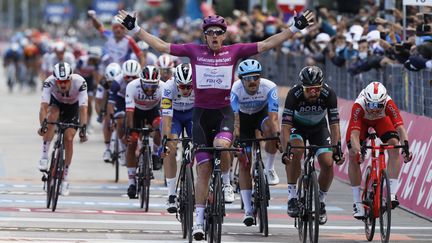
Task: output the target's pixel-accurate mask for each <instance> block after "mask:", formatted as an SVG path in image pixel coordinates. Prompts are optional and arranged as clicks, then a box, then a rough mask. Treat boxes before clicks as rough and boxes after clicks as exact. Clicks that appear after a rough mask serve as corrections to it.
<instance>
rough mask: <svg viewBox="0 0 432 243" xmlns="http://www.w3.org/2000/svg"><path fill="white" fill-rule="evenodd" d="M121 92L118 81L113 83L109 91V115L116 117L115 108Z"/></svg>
mask: <svg viewBox="0 0 432 243" xmlns="http://www.w3.org/2000/svg"><path fill="white" fill-rule="evenodd" d="M119 90H120V85H119V83H117V81H116V80H114V81H113V82H112V85H111V88H110V90H109V96H108V105H107V114H108V115H114V106H115V104H116V100H117V98H118V95H117V92H118V91H119Z"/></svg>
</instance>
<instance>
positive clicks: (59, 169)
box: [51, 145, 64, 212]
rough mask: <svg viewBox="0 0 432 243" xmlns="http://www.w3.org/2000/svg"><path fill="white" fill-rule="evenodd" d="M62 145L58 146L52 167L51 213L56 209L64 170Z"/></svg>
mask: <svg viewBox="0 0 432 243" xmlns="http://www.w3.org/2000/svg"><path fill="white" fill-rule="evenodd" d="M63 158H64V157H63V145H60V148H58V150H57V158H56V159H57V162H56V166H55V167H54V169H55V171H54V184H53V192H54V193H52V194H51V196H52V208H51V209H52V211H53V212H54V211H55V210H56V208H57V201H58V198H59V195H60V191H61V183H62V180H63V168H64V160H63Z"/></svg>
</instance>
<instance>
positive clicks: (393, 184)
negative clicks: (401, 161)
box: [390, 179, 398, 195]
mask: <svg viewBox="0 0 432 243" xmlns="http://www.w3.org/2000/svg"><path fill="white" fill-rule="evenodd" d="M397 189H398V179H390V194H391V195H395V194H396V192H397Z"/></svg>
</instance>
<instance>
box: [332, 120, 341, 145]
mask: <svg viewBox="0 0 432 243" xmlns="http://www.w3.org/2000/svg"><path fill="white" fill-rule="evenodd" d="M330 133H331V135H330V139H331V144H332V145H337V144H338V143H339V142H340V141H341V135H340V126H339V123H334V124H331V125H330Z"/></svg>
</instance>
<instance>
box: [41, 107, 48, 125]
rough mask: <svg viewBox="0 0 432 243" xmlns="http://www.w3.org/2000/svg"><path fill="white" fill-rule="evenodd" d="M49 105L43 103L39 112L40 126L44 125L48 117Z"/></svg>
mask: <svg viewBox="0 0 432 243" xmlns="http://www.w3.org/2000/svg"><path fill="white" fill-rule="evenodd" d="M47 113H48V103H46V102H42V103H41V105H40V110H39V124H42V122H43V120H44V119H45V118H46V117H47Z"/></svg>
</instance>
